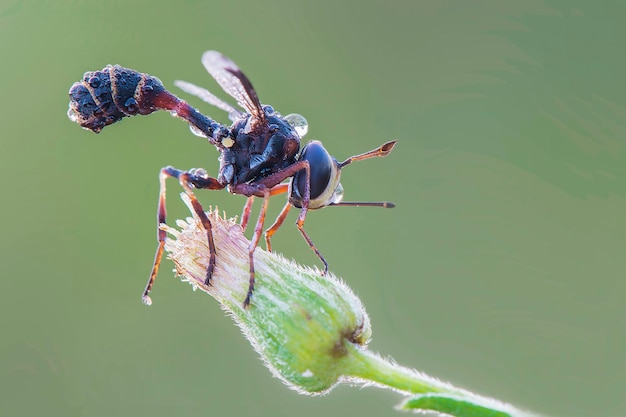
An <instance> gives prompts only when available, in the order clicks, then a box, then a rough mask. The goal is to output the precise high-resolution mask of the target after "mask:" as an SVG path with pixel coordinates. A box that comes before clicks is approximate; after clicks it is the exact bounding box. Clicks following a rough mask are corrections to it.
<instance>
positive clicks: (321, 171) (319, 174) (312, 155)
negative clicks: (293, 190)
mask: <svg viewBox="0 0 626 417" xmlns="http://www.w3.org/2000/svg"><path fill="white" fill-rule="evenodd" d="M300 160H306V161H309V167H310V170H311V200H315V199H316V198H318V197H320V196H321V195H322V194H324V191H326V189H327V188H328V183H329V182H330V177H331V174H332V168H333V159H332V157H331V156H330V155H329V154H328V152H326V149H324V147H323V146H322V144H321V143H320V142H317V141H313V142H309V143H307V145H306V146H305V147H304V149H302V154H301V155H300ZM296 184H297V186H298V191H299V193H300V196H302V197H304V189H305V186H306V174H305V172H304V171H300V172H298V175H297V178H296Z"/></svg>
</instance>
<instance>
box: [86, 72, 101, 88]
mask: <svg viewBox="0 0 626 417" xmlns="http://www.w3.org/2000/svg"><path fill="white" fill-rule="evenodd" d="M88 82H89V85H90V86H91V87H92V88H98V87H99V86H100V77H98V76H96V75H94V76H93V77H91V78H89V81H88Z"/></svg>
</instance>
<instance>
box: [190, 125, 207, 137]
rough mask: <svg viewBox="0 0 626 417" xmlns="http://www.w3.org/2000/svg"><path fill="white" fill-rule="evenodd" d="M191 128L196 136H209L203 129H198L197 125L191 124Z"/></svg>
mask: <svg viewBox="0 0 626 417" xmlns="http://www.w3.org/2000/svg"><path fill="white" fill-rule="evenodd" d="M189 130H191V133H193V134H194V135H196V136H200V137H201V138H206V137H207V136H206V135H205V134H204V132H202V130H200V129H198V128H197V127H195V126H192V125H189Z"/></svg>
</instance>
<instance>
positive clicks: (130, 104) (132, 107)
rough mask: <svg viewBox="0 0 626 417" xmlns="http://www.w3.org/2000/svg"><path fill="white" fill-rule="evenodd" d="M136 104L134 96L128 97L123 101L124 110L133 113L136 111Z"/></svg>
mask: <svg viewBox="0 0 626 417" xmlns="http://www.w3.org/2000/svg"><path fill="white" fill-rule="evenodd" d="M137 105H138V103H137V100H135V98H134V97H131V98H129V99H128V100H126V102H125V103H124V107H125V110H126V111H127V112H128V113H135V112H137Z"/></svg>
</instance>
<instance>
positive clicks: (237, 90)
mask: <svg viewBox="0 0 626 417" xmlns="http://www.w3.org/2000/svg"><path fill="white" fill-rule="evenodd" d="M202 64H203V65H204V67H205V68H206V70H207V71H208V72H209V74H211V76H212V77H213V78H215V81H217V83H218V84H219V85H220V86H221V87H222V88H223V89H224V91H226V92H227V93H228V94H230V95H231V96H232V97H233V98H234V99H235V100H237V103H238V104H239V105H240V106H241V107H242V108H244V109H246V110H248V112H250V114H252V115H253V116H255V117H258V118H260V119H263V118H265V113H263V108H262V107H261V103H260V102H259V97H258V96H257V95H256V91H254V87H252V83H251V82H250V80H249V79H248V77H246V76H245V75H244V73H243V72H241V70H240V69H239V67H238V66H237V65H236V64H235V63H234V62H233V61H231V60H230V59H228V58H226V57H225V56H224V55H222V54H220V53H219V52H216V51H207V52H205V53H204V54H203V55H202Z"/></svg>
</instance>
